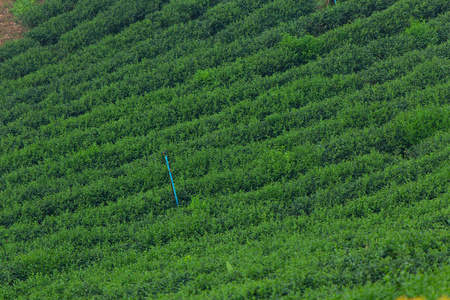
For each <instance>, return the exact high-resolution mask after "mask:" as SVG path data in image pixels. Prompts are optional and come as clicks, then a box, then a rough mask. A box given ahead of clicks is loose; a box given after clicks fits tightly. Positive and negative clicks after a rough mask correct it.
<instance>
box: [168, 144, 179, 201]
mask: <svg viewBox="0 0 450 300" xmlns="http://www.w3.org/2000/svg"><path fill="white" fill-rule="evenodd" d="M164 152H165V151H164ZM164 157H165V158H166V162H167V169H169V175H170V182H172V189H173V194H174V195H175V201H177V207H180V205H179V204H178V197H177V192H176V191H175V184H174V183H173V178H172V172H171V171H170V166H169V160H168V159H167V155H166V154H164Z"/></svg>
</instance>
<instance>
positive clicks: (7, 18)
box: [0, 0, 26, 46]
mask: <svg viewBox="0 0 450 300" xmlns="http://www.w3.org/2000/svg"><path fill="white" fill-rule="evenodd" d="M11 6H12V1H11V0H0V46H1V45H2V44H3V43H4V42H5V41H7V40H13V39H18V38H21V37H22V33H23V32H25V31H26V29H25V28H24V27H22V26H20V25H19V24H18V23H16V22H15V20H14V16H13V15H12V14H11V13H10V11H9V9H10V8H11Z"/></svg>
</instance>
